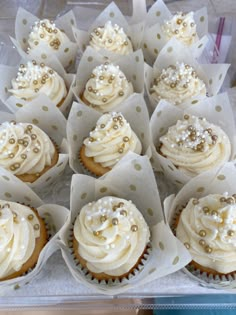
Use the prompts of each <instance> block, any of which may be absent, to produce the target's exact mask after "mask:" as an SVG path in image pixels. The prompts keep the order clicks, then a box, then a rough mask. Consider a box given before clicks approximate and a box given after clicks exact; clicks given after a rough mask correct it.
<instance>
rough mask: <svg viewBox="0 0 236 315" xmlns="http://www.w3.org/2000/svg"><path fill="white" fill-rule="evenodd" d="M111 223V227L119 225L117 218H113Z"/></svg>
mask: <svg viewBox="0 0 236 315" xmlns="http://www.w3.org/2000/svg"><path fill="white" fill-rule="evenodd" d="M111 222H112V225H118V223H119V221H118V219H117V218H113V219H112V221H111Z"/></svg>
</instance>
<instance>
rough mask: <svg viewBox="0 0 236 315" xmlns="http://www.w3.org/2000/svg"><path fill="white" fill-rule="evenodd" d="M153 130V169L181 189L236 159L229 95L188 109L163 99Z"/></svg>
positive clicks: (218, 96)
mask: <svg viewBox="0 0 236 315" xmlns="http://www.w3.org/2000/svg"><path fill="white" fill-rule="evenodd" d="M150 128H151V134H152V162H153V167H154V169H155V170H156V171H160V172H163V173H164V175H165V177H166V178H168V180H169V181H171V182H172V183H173V184H175V185H177V186H182V185H184V184H185V183H187V182H188V181H189V180H190V179H191V178H193V177H194V176H197V175H199V174H201V173H202V172H205V171H208V170H213V169H214V168H216V169H217V168H220V167H222V166H223V165H224V163H226V162H228V161H234V160H235V157H236V142H235V136H234V135H235V132H236V130H235V128H236V127H235V122H234V118H233V111H232V108H231V105H230V102H229V99H228V96H227V93H222V94H218V95H217V96H214V97H209V98H207V99H205V100H204V101H201V102H199V103H198V104H196V105H195V106H193V107H190V108H188V109H186V110H183V109H180V108H178V107H177V106H174V105H172V104H170V103H167V102H166V101H164V100H162V101H161V102H160V103H159V105H158V107H156V109H155V111H154V112H153V114H152V117H151V121H150ZM168 130H169V132H168ZM183 137H184V138H183ZM168 148H169V149H168Z"/></svg>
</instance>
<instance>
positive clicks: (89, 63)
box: [72, 47, 144, 110]
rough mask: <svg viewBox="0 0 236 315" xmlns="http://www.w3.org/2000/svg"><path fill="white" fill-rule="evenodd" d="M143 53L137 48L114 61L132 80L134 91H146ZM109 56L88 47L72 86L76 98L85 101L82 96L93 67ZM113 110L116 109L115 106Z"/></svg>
mask: <svg viewBox="0 0 236 315" xmlns="http://www.w3.org/2000/svg"><path fill="white" fill-rule="evenodd" d="M143 60H144V59H143V53H142V51H141V50H137V51H135V52H134V53H132V54H130V55H128V56H120V57H119V59H117V60H116V61H114V62H113V63H114V64H115V65H118V66H119V67H120V70H121V71H122V72H123V73H124V74H125V76H126V78H127V80H129V81H131V83H132V85H133V88H134V93H143V92H144V61H143ZM106 61H107V58H105V57H103V56H102V55H101V54H99V53H98V52H97V51H96V50H94V49H92V48H91V47H88V48H87V49H86V51H85V52H84V54H83V56H82V58H81V60H80V63H79V66H78V70H77V73H76V78H75V86H74V87H72V91H73V92H74V96H75V98H76V100H77V101H78V102H80V103H83V101H82V100H81V98H80V96H81V94H82V92H83V91H84V89H85V85H86V83H87V81H88V80H89V78H90V75H91V73H92V71H93V69H94V68H95V67H97V66H99V65H101V64H104V63H105V62H106ZM112 110H116V107H114V108H113V109H112Z"/></svg>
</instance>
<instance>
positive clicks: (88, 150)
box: [84, 112, 142, 168]
mask: <svg viewBox="0 0 236 315" xmlns="http://www.w3.org/2000/svg"><path fill="white" fill-rule="evenodd" d="M84 145H85V155H86V156H87V157H92V158H93V160H94V162H96V163H99V164H101V165H102V167H109V168H112V167H113V166H114V165H115V164H116V163H117V162H118V161H119V160H120V159H121V158H122V157H123V156H124V155H126V154H127V153H128V151H132V152H135V153H137V154H140V153H141V151H142V145H141V142H140V140H139V139H138V137H137V136H136V134H135V133H134V132H133V130H132V129H131V127H130V124H129V123H128V122H127V120H126V119H125V118H124V116H123V115H122V114H121V113H116V112H112V113H107V114H103V115H102V116H101V117H100V118H99V119H98V121H97V123H96V127H95V129H94V130H93V131H91V132H90V134H89V137H88V138H86V139H85V140H84Z"/></svg>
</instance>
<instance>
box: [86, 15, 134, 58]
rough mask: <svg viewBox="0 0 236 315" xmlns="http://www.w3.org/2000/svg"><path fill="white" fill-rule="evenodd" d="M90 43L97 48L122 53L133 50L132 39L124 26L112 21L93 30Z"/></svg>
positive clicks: (128, 52) (125, 53)
mask: <svg viewBox="0 0 236 315" xmlns="http://www.w3.org/2000/svg"><path fill="white" fill-rule="evenodd" d="M89 45H90V46H92V47H93V48H95V49H96V50H100V49H106V50H109V51H111V52H113V53H116V54H120V55H127V54H130V53H131V52H133V48H132V44H131V41H130V40H129V38H128V36H127V35H126V34H125V32H124V30H123V28H122V27H120V26H119V25H117V24H114V26H113V25H112V23H111V21H108V22H106V24H105V25H104V26H101V27H97V28H95V29H94V30H93V32H92V33H91V34H90V42H89Z"/></svg>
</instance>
